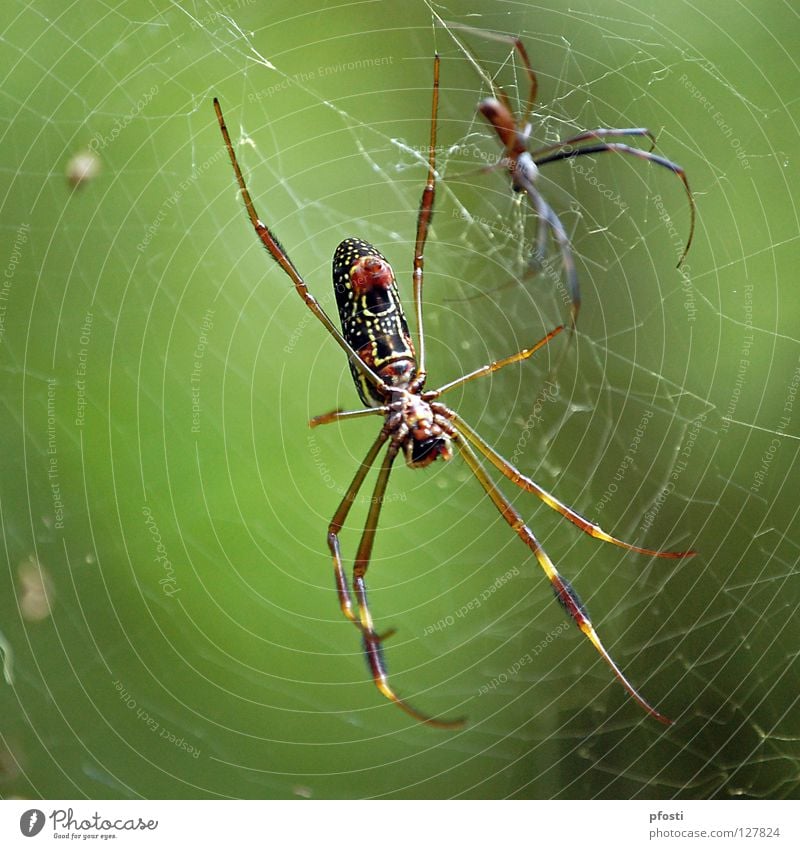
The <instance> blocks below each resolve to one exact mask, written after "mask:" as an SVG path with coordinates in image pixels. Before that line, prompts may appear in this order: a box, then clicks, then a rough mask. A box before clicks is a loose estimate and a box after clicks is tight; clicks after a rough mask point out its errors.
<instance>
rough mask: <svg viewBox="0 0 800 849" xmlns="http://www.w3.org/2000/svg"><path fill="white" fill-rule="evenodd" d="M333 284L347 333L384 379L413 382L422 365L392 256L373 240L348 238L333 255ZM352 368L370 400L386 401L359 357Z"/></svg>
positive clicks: (371, 402)
mask: <svg viewBox="0 0 800 849" xmlns="http://www.w3.org/2000/svg"><path fill="white" fill-rule="evenodd" d="M333 288H334V291H335V292H336V302H337V304H338V306H339V318H340V319H341V322H342V335H343V336H344V338H345V339H346V340H347V341H348V342H349V343H350V345H351V346H352V347H353V349H354V350H355V351H356V353H357V354H358V355H359V357H361V359H362V360H363V361H364V362H365V363H366V364H367V365H368V366H369V367H370V368H371V369H372V370H373V371H374V372H375V373H376V374H377V375H378V376H379V377H380V378H381V379H382V380H384V381H385V382H386V383H388V384H389V385H390V386H397V387H406V386H408V384H409V383H410V382H411V381H412V380H413V379H414V377H415V375H416V371H417V360H416V353H415V352H414V343H413V342H412V341H411V334H410V333H409V331H408V323H407V322H406V316H405V313H404V312H403V305H402V304H401V303H400V294H399V292H398V291H397V282H396V280H395V276H394V271H392V266H391V265H389V262H388V261H387V259H386V257H384V256H383V254H382V253H381V252H380V251H379V250H377V249H376V248H374V247H373V246H372V245H371V244H369V242H365V241H363V240H362V239H345V240H344V241H343V242H341V244H340V245H339V247H337V248H336V251H335V253H334V255H333ZM350 371H351V372H352V374H353V381H354V383H355V385H356V389H357V390H358V394H359V397H360V398H361V400H362V401H363V402H364V404H365V405H366V406H368V407H378V406H380V405H382V404H385V403H386V400H387V399H386V398H384V397H383V396H382V395H379V394H378V392H377V390H376V389H375V387H374V386H373V385H372V384H371V383H370V382H369V380H367V379H366V378H365V377H364V375H363V374H362V373H361V372H360V371H359V370H358V369H357V368H356V367H355V366H354V365H353V363H350Z"/></svg>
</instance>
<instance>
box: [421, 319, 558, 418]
mask: <svg viewBox="0 0 800 849" xmlns="http://www.w3.org/2000/svg"><path fill="white" fill-rule="evenodd" d="M563 329H564V325H563V324H562V325H559V326H558V327H556V328H555V330H551V331H550V332H549V333H548V334H547V336H545V337H544V338H543V339H540V340H539V341H538V342H537V343H536V344H535V345H534V346H533V347H532V348H523V349H522V350H521V351H517V353H516V354H512V355H511V356H510V357H505V358H504V359H502V360H495V361H494V362H492V363H489V364H488V365H485V366H481V367H480V368H477V369H475V371H471V372H469V374H464V375H462V376H461V377H457V378H456V379H455V380H451V381H450V383H445V384H444V386H440V387H439V388H438V389H433V390H431V391H430V392H424V393H423V394H422V399H423V401H432V400H433V399H434V398H438V397H439V396H440V395H443V394H444V393H445V392H449V391H450V390H451V389H454V388H455V387H456V386H461V385H462V384H464V383H467V382H469V381H470V380H475V378H477V377H484V376H485V375H487V374H492V373H494V372H496V371H499V370H500V369H501V368H504V367H505V366H508V365H511V364H512V363H518V362H521V361H522V360H527V359H528V357H531V356H533V354H535V353H536V352H537V351H538V350H539V348H541V347H542V346H544V345H546V344H547V343H548V342H549V341H550V340H551V339H552V338H553V337H554V336H557V335H558V334H559V333H561V331H562V330H563ZM445 409H446V408H445Z"/></svg>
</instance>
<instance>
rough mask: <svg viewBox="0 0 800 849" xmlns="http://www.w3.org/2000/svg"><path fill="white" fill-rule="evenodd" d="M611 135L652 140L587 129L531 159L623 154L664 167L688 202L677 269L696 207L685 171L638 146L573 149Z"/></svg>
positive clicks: (633, 131)
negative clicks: (685, 229) (678, 184)
mask: <svg viewBox="0 0 800 849" xmlns="http://www.w3.org/2000/svg"><path fill="white" fill-rule="evenodd" d="M613 135H646V136H648V137H649V138H650V139H651V140H652V138H653V135H652V133H651V132H650V131H649V130H645V129H630V130H603V129H598V130H589V131H587V132H585V133H581V134H580V135H578V136H575V137H574V138H571V139H566V140H565V141H562V142H559V143H558V144H556V145H547V146H546V147H543V148H540V149H539V150H536V151H533V152H532V154H531V156H532V157H533V161H534V162H535V163H536V165H537V166H542V165H546V164H547V163H548V162H560V161H561V160H563V159H575V158H577V157H578V156H586V155H589V154H595V153H624V154H627V155H628V156H635V157H637V158H638V159H644V160H645V161H646V162H652V163H653V164H655V165H660V166H661V167H662V168H666V169H667V170H668V171H672V173H673V174H675V176H676V177H678V179H679V180H680V181H681V182H682V183H683V188H684V190H685V191H686V197H687V199H688V201H689V237H688V238H687V240H686V245H685V247H684V249H683V253H682V254H681V255H680V258H679V259H678V268H680V266H681V265H683V261H684V259H686V254H688V253H689V248H690V247H691V246H692V240H693V239H694V228H695V219H696V218H697V208H696V206H695V202H694V195H693V194H692V190H691V188H690V187H689V179H688V178H687V176H686V171H685V170H684V169H683V168H681V166H680V165H677V164H676V163H674V162H672V161H671V160H669V159H666V158H665V157H663V156H659V155H658V154H656V153H652V152H651V151H649V150H642V149H641V148H639V147H631V146H630V145H627V144H622V143H621V142H599V143H598V144H590V145H585V146H584V147H574V145H575V144H576V143H578V142H581V141H583V140H584V139H587V138H589V139H591V138H601V137H602V136H613ZM552 150H555V151H556V152H555V153H549V151H552ZM544 153H547V155H546V156H545V155H543V154H544Z"/></svg>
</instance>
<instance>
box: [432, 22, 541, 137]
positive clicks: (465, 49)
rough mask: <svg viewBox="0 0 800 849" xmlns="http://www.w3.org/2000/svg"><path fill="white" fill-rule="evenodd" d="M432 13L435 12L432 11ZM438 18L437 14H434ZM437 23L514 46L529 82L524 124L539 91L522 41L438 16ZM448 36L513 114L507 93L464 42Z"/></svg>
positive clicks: (537, 82)
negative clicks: (444, 19)
mask: <svg viewBox="0 0 800 849" xmlns="http://www.w3.org/2000/svg"><path fill="white" fill-rule="evenodd" d="M434 14H436V13H435V12H434ZM436 17H437V18H439V16H438V15H436ZM439 23H440V24H441V25H442V26H444V27H445V29H448V30H453V29H457V30H461V31H462V32H469V33H472V34H473V35H476V36H480V37H481V38H486V39H489V40H490V41H500V42H502V43H503V44H510V45H511V46H512V47H514V49H515V50H517V52H518V53H519V55H520V56H521V57H522V63H523V65H524V66H525V74H526V75H527V77H528V80H529V82H530V84H531V87H530V91H529V93H528V100H527V102H526V104H525V111H524V112H523V113H522V114H523V116H524V117H523V120H522V121H521V122H520V123H522V124H524V123H525V122H527V121H528V119H529V118H530V114H531V111H532V110H533V104H534V103H535V102H536V95H537V93H538V91H539V80H538V79H537V77H536V74H535V73H534V70H533V68H532V67H531V62H530V59H529V58H528V52H527V51H526V50H525V45H524V44H523V43H522V41H521V40H520V39H519V38H517V37H516V36H514V35H506V34H505V33H500V32H492V31H491V30H485V29H480V28H479V27H471V26H469V25H468V24H457V23H452V22H450V21H443V20H442V19H441V18H439ZM450 37H451V38H452V39H453V41H455V43H456V44H457V45H458V46H459V47H460V48H461V50H462V51H463V53H464V55H465V56H466V57H467V59H468V60H469V62H470V64H471V65H472V66H473V68H475V70H476V71H477V72H478V75H479V76H480V77H481V79H483V80H484V82H486V83H487V84H488V85H489V87H490V88H491V90H492V94H493V95H494V96H495V97H496V98H497V99H498V100H500V102H501V103H502V104H503V105H504V106H505V107H506V109H507V110H508V112H509V114H513V112H514V110H513V109H512V108H511V102H510V100H509V99H508V95H507V94H506V93H505V92H504V91H503V89H502V87H501V86H498V85H497V84H496V83H495V82H494V80H493V79H492V78H491V77H490V76H489V75H488V74H487V73H486V71H485V70H484V69H483V67H482V66H481V64H480V62H478V60H477V59H476V58H475V56H474V55H473V53H472V51H471V50H470V49H469V48H468V47H467V46H466V45H464V44H462V43H461V42H460V41H459V40H458V39H457V38H456V37H455V36H454V35H453V34H452V32H451V33H450Z"/></svg>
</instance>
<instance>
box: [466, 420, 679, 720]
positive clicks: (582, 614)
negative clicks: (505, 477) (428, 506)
mask: <svg viewBox="0 0 800 849" xmlns="http://www.w3.org/2000/svg"><path fill="white" fill-rule="evenodd" d="M454 439H455V440H456V442H457V443H458V445H459V447H460V448H461V453H462V455H463V457H464V459H465V460H466V462H467V465H468V466H469V467H470V469H471V470H472V473H473V474H474V475H475V477H476V478H477V479H478V481H479V483H480V484H481V486H482V487H483V489H484V491H485V492H486V494H487V495H488V496H489V498H491V499H492V502H493V503H494V505H495V507H496V508H497V509H498V511H499V512H500V515H501V516H502V517H503V518H504V519H505V520H506V522H508V524H509V525H510V526H511V528H512V530H514V531H515V532H516V534H517V536H519V538H520V539H521V540H522V541H523V542H524V543H525V545H527V546H528V548H529V549H530V550H531V551H532V552H533V554H534V555H535V557H536V559H537V560H538V561H539V565H540V566H541V567H542V569H543V570H544V573H545V575H547V578H548V580H549V581H550V583H551V585H552V587H553V590H554V591H555V594H556V598H557V599H558V601H559V603H560V604H561V606H562V607H563V608H564V610H566V612H567V613H568V614H569V615H570V616H571V617H572V619H573V620H574V621H575V624H576V625H577V626H578V627H579V628H580V629H581V631H582V632H583V634H584V635H585V636H586V637H587V638H588V639H589V641H590V642H591V644H592V645H593V646H594V647H595V649H596V650H597V652H598V654H599V655H600V656H601V657H602V658H603V660H604V661H605V662H606V663H607V664H608V666H609V667H610V668H611V670H612V672H613V673H614V675H616V677H617V680H618V681H619V682H620V684H622V686H623V687H624V688H625V689H626V690H627V691H628V693H629V694H630V695H631V697H632V698H633V699H634V701H636V703H637V704H638V705H639V706H640V707H641V708H643V709H644V710H645V711H646V712H647V713H649V714H650V715H651V716H652V717H654V718H655V719H657V720H658V721H659V722H662V723H663V724H664V725H672V720H671V719H668V718H667V717H666V716H664V715H663V714H661V713H659V712H658V711H657V710H656V709H655V708H654V707H653V706H652V705H651V704H650V703H649V702H647V701H646V700H645V699H644V698H643V697H642V696H641V695H639V693H638V692H637V691H636V689H635V688H634V687H633V685H632V684H631V683H630V682H629V681H628V679H627V678H626V677H625V676H624V675H623V674H622V671H621V670H620V668H619V667H618V666H617V664H616V663H615V662H614V661H613V660H612V658H611V655H609V653H608V652H607V651H606V649H605V646H603V644H602V642H600V638H599V637H598V635H597V632H596V631H595V629H594V626H593V625H592V623H591V620H590V619H589V614H588V612H587V610H586V608H585V607H584V606H583V603H582V602H581V600H580V599H579V598H578V595H577V593H576V592H575V590H574V589H573V588H572V586H571V585H570V583H569V581H567V580H566V579H565V578H562V577H561V575H560V574H559V572H558V570H557V569H556V567H555V565H554V564H553V562H552V560H550V558H549V557H548V556H547V553H546V552H545V550H544V549H543V548H542V546H541V544H540V543H539V541H538V540H537V539H536V537H535V536H534V535H533V532H532V531H531V530H530V528H529V527H528V526H527V525H526V524H525V522H524V521H523V520H522V516H520V514H519V513H518V512H517V511H516V510H515V509H514V507H513V506H512V504H511V502H510V501H508V499H507V498H506V497H505V496H504V495H503V494H502V493H501V492H500V490H499V489H498V488H497V487H496V486H495V484H494V483H493V482H492V481H491V479H490V478H489V476H488V475H487V474H486V471H485V470H484V468H483V466H481V464H480V461H479V460H478V457H477V456H476V454H475V452H474V451H473V450H472V448H470V446H469V443H468V442H466V441H465V440H464V439H463V437H462V436H461V434H460V433H459V432H458V431H457V430H456V431H455V434H454Z"/></svg>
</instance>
